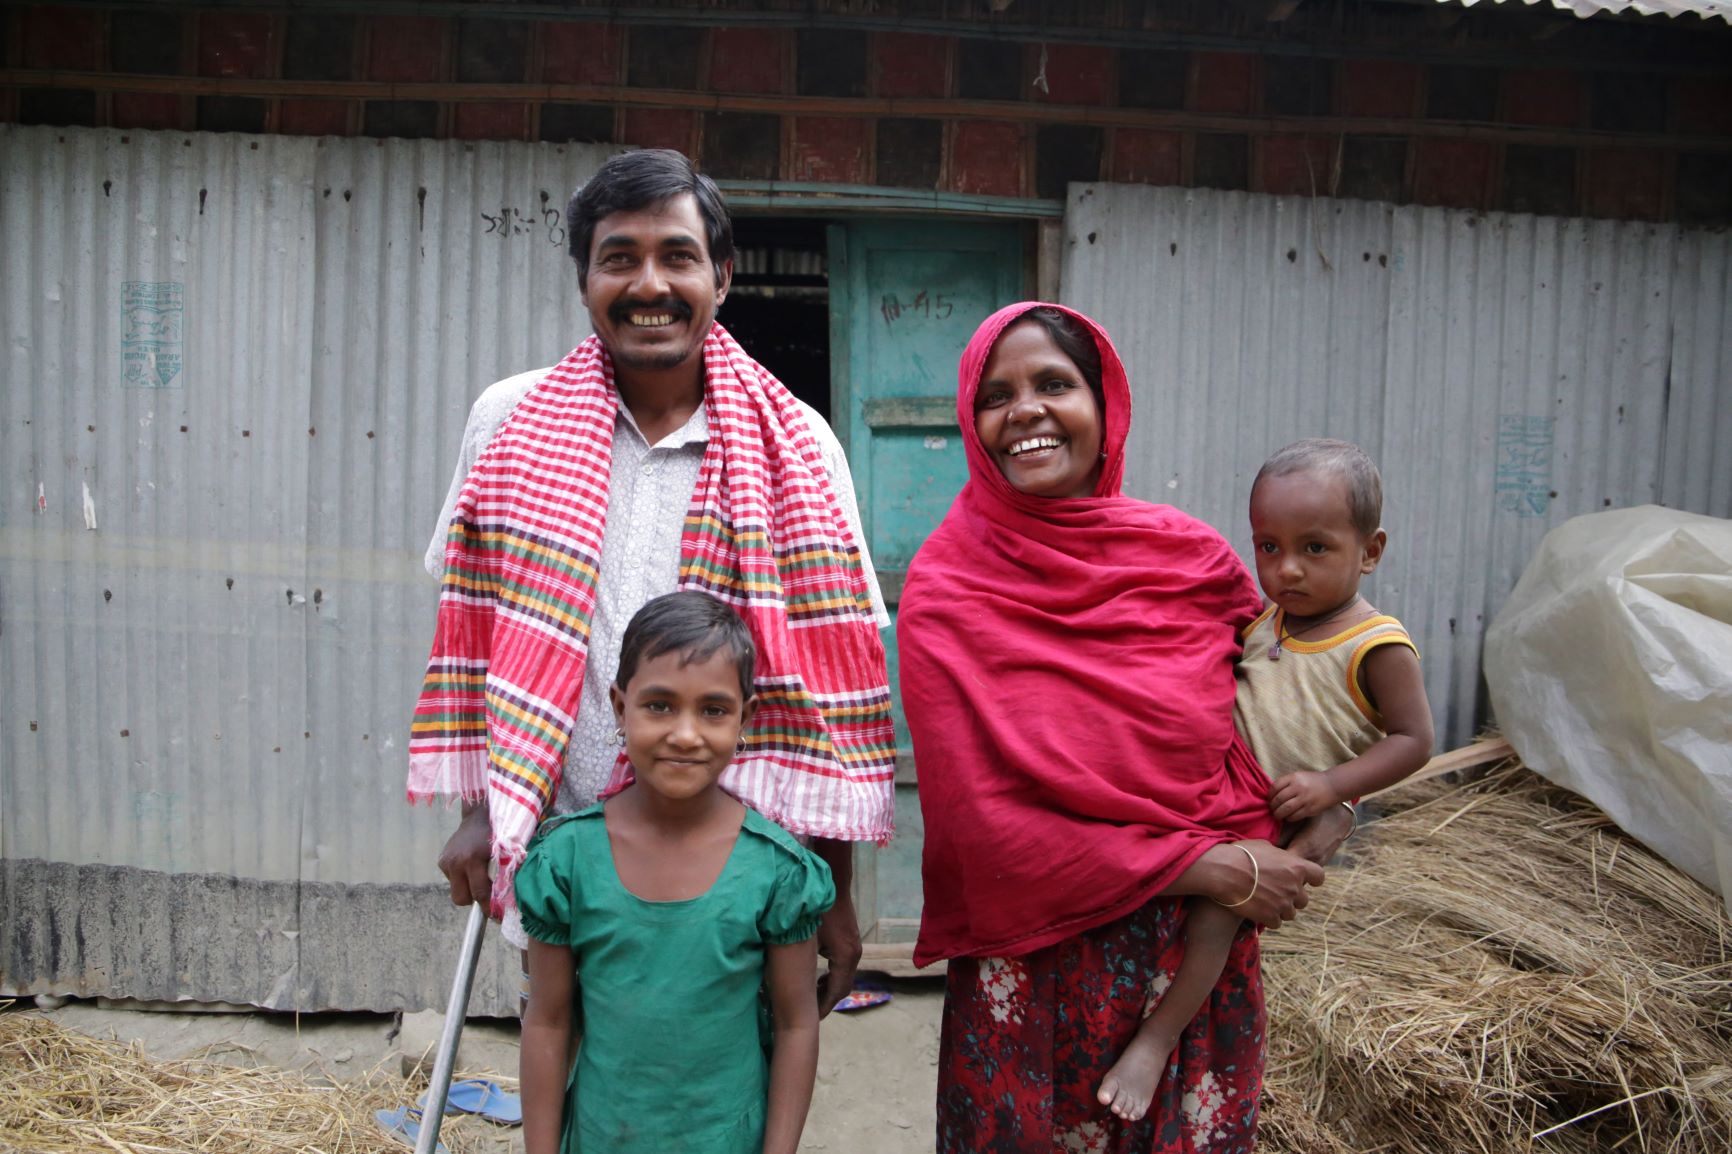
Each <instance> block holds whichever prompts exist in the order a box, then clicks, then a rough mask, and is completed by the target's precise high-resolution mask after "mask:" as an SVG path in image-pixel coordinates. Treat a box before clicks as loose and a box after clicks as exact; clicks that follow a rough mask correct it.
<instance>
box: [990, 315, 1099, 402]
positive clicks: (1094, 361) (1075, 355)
mask: <svg viewBox="0 0 1732 1154" xmlns="http://www.w3.org/2000/svg"><path fill="white" fill-rule="evenodd" d="M1024 321H1033V322H1035V323H1036V324H1038V325H1039V326H1040V327H1041V328H1043V329H1045V330H1046V333H1047V335H1048V336H1049V337H1051V338H1052V343H1053V344H1055V345H1057V346H1058V351H1059V352H1061V353H1063V354H1064V355H1065V356H1067V357H1069V358H1070V362H1071V364H1073V365H1075V366H1076V367H1077V371H1078V372H1080V373H1082V378H1083V382H1084V383H1085V384H1087V385H1088V387H1089V392H1091V393H1093V394H1094V396H1095V405H1096V406H1097V407H1098V408H1099V409H1100V411H1101V412H1102V413H1105V412H1106V411H1107V406H1106V399H1105V397H1104V396H1103V395H1102V393H1101V350H1100V346H1099V345H1097V344H1095V336H1094V334H1093V333H1091V332H1089V330H1088V328H1087V327H1086V326H1085V325H1084V324H1083V323H1082V322H1081V321H1079V320H1077V319H1076V318H1075V317H1073V316H1071V315H1070V314H1069V313H1062V312H1059V311H1058V310H1057V309H1053V308H1038V309H1029V310H1028V311H1027V312H1025V313H1023V314H1022V315H1020V316H1018V317H1017V318H1016V319H1015V320H1014V321H1011V322H1010V323H1011V324H1012V325H1020V324H1021V323H1022V322H1024Z"/></svg>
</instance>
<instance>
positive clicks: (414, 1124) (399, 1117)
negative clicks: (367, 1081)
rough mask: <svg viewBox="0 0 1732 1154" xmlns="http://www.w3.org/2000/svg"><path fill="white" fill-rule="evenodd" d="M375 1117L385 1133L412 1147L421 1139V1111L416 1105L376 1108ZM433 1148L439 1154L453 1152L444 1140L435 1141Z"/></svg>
mask: <svg viewBox="0 0 1732 1154" xmlns="http://www.w3.org/2000/svg"><path fill="white" fill-rule="evenodd" d="M373 1117H374V1118H375V1119H377V1120H378V1122H379V1125H380V1126H383V1127H384V1128H385V1133H387V1134H389V1135H391V1137H393V1138H395V1139H397V1140H398V1141H400V1142H402V1143H404V1144H405V1145H407V1146H409V1147H410V1148H411V1149H413V1148H414V1146H415V1143H417V1142H419V1141H420V1140H421V1111H420V1110H418V1109H416V1108H415V1107H414V1106H399V1107H397V1108H396V1109H395V1110H375V1111H373ZM433 1149H434V1150H436V1151H437V1152H438V1154H451V1152H450V1151H449V1150H447V1149H446V1148H445V1143H443V1142H435V1143H434V1144H433Z"/></svg>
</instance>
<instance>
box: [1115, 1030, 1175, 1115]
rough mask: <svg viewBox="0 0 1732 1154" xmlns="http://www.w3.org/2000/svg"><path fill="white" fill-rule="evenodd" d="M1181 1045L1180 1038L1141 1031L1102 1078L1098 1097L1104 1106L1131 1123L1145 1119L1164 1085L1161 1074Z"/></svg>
mask: <svg viewBox="0 0 1732 1154" xmlns="http://www.w3.org/2000/svg"><path fill="white" fill-rule="evenodd" d="M1177 1042H1178V1039H1177V1038H1171V1037H1164V1036H1162V1035H1161V1034H1159V1033H1158V1032H1156V1031H1154V1030H1150V1029H1147V1028H1144V1029H1142V1030H1138V1031H1137V1036H1136V1037H1134V1038H1132V1039H1131V1044H1130V1045H1129V1046H1126V1047H1125V1052H1124V1053H1122V1054H1120V1055H1119V1060H1118V1061H1117V1062H1114V1063H1113V1068H1112V1069H1110V1070H1108V1071H1107V1076H1106V1077H1105V1078H1102V1079H1101V1088H1100V1090H1099V1091H1098V1092H1097V1093H1096V1094H1095V1097H1096V1098H1097V1099H1099V1101H1100V1104H1101V1105H1103V1106H1109V1107H1111V1108H1112V1112H1113V1113H1114V1114H1117V1115H1118V1116H1119V1117H1121V1118H1123V1119H1125V1120H1126V1121H1127V1122H1136V1121H1139V1120H1141V1118H1142V1116H1143V1115H1144V1114H1147V1113H1148V1112H1149V1103H1150V1102H1152V1101H1154V1098H1155V1087H1156V1086H1158V1085H1160V1082H1161V1073H1162V1072H1163V1071H1164V1070H1166V1068H1167V1059H1168V1058H1169V1057H1171V1056H1172V1053H1173V1046H1174V1045H1175V1044H1177Z"/></svg>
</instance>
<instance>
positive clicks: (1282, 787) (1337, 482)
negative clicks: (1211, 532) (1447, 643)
mask: <svg viewBox="0 0 1732 1154" xmlns="http://www.w3.org/2000/svg"><path fill="white" fill-rule="evenodd" d="M1382 516H1383V482H1382V479H1381V478H1380V477H1379V476H1378V473H1377V466H1376V465H1374V464H1373V463H1372V462H1371V458H1370V457H1368V456H1366V455H1365V453H1364V451H1363V450H1361V449H1360V448H1359V447H1358V446H1357V445H1351V444H1348V443H1347V442H1345V441H1331V440H1323V439H1311V440H1304V441H1297V442H1295V443H1293V444H1291V445H1288V446H1287V447H1286V448H1284V449H1282V450H1281V451H1280V452H1278V453H1276V454H1275V455H1274V456H1273V457H1271V458H1269V460H1268V461H1267V462H1265V463H1264V465H1263V468H1262V469H1261V470H1259V471H1258V473H1257V479H1256V480H1255V481H1254V482H1253V483H1252V485H1251V544H1252V547H1253V549H1254V550H1255V551H1256V560H1257V582H1258V584H1260V585H1261V586H1262V587H1263V593H1264V595H1265V596H1266V597H1268V599H1269V605H1268V606H1267V607H1265V608H1264V610H1263V612H1262V613H1261V614H1260V615H1259V616H1258V617H1257V619H1256V620H1255V621H1253V622H1252V623H1251V624H1250V625H1249V626H1247V627H1246V629H1245V653H1244V657H1243V659H1242V661H1241V662H1240V665H1239V688H1238V693H1237V696H1236V698H1235V700H1234V703H1233V719H1234V722H1235V724H1237V726H1238V728H1239V732H1240V733H1241V734H1242V735H1243V736H1244V738H1245V741H1246V743H1247V744H1249V745H1250V747H1251V751H1252V752H1253V753H1254V754H1256V755H1257V760H1258V762H1259V763H1260V764H1261V765H1262V766H1263V768H1264V769H1266V770H1267V771H1268V772H1269V775H1270V776H1271V777H1272V778H1273V779H1274V784H1273V785H1272V787H1271V789H1270V795H1269V805H1270V809H1271V810H1272V812H1273V813H1274V816H1275V817H1276V818H1278V819H1279V820H1281V821H1282V822H1284V823H1289V825H1288V831H1289V837H1291V835H1292V824H1291V823H1297V822H1301V821H1305V820H1306V819H1309V818H1314V817H1316V816H1318V815H1319V814H1322V813H1323V812H1324V811H1326V810H1328V809H1330V808H1331V807H1333V806H1337V805H1344V806H1346V807H1347V809H1348V811H1349V812H1352V810H1353V799H1354V798H1357V797H1360V796H1362V795H1364V794H1367V793H1373V792H1375V791H1377V790H1380V789H1386V788H1388V787H1389V786H1391V785H1394V784H1395V783H1396V782H1398V781H1400V780H1402V779H1403V778H1405V777H1407V776H1408V775H1409V774H1411V773H1412V772H1413V771H1414V770H1416V769H1418V768H1419V767H1420V766H1422V765H1424V764H1425V762H1426V759H1427V758H1428V757H1430V756H1431V741H1432V732H1431V709H1430V706H1428V705H1427V704H1426V700H1425V684H1424V681H1423V680H1422V679H1421V677H1420V672H1419V655H1418V651H1417V650H1416V649H1415V648H1414V645H1413V642H1412V640H1411V639H1410V638H1409V637H1408V636H1407V631H1406V630H1405V629H1403V628H1402V627H1401V623H1400V622H1399V621H1397V620H1396V619H1395V618H1393V617H1389V616H1385V615H1383V614H1380V613H1378V612H1377V610H1376V608H1374V607H1373V606H1372V605H1371V603H1370V602H1368V601H1366V600H1365V598H1364V597H1362V596H1361V595H1360V593H1359V581H1360V578H1362V577H1364V576H1365V575H1367V574H1368V573H1370V572H1371V571H1372V570H1374V569H1376V568H1377V562H1378V561H1379V560H1380V559H1381V558H1382V556H1383V548H1384V545H1385V543H1386V541H1387V536H1386V534H1385V533H1384V531H1383V529H1382V527H1381V524H1380V522H1381V520H1382ZM1289 848H1292V849H1293V850H1294V852H1296V853H1302V852H1305V850H1306V849H1315V850H1318V851H1320V850H1321V849H1322V848H1326V847H1311V846H1306V847H1304V848H1303V849H1302V848H1301V847H1300V846H1299V845H1298V844H1297V842H1295V844H1294V845H1293V846H1291V847H1289ZM1247 852H1248V851H1247ZM1307 856H1310V855H1309V854H1308V855H1307ZM1252 864H1253V865H1255V862H1253V863H1252ZM1318 864H1319V865H1321V864H1322V862H1318ZM1253 876H1254V875H1253ZM1255 893H1256V884H1255V881H1253V883H1252V889H1251V893H1249V894H1246V895H1245V897H1244V899H1243V900H1241V901H1239V902H1235V903H1233V905H1229V906H1222V905H1218V904H1216V903H1214V902H1209V901H1203V900H1193V901H1192V902H1191V905H1190V908H1189V911H1188V913H1187V915H1186V916H1187V921H1186V936H1185V957H1184V960H1183V962H1181V963H1180V965H1179V969H1178V972H1177V973H1176V974H1174V976H1173V982H1172V985H1170V986H1169V987H1168V988H1167V990H1166V991H1165V993H1164V994H1162V995H1161V996H1160V1002H1159V1003H1158V1004H1157V1005H1156V1006H1155V1009H1154V1011H1153V1012H1152V1013H1150V1014H1149V1016H1148V1017H1146V1018H1145V1019H1143V1024H1142V1027H1141V1028H1140V1029H1139V1030H1138V1031H1137V1035H1136V1037H1135V1038H1133V1039H1132V1040H1131V1044H1130V1046H1129V1047H1127V1048H1126V1050H1125V1052H1124V1053H1123V1054H1122V1055H1120V1057H1119V1060H1118V1062H1117V1063H1116V1064H1114V1066H1113V1068H1112V1069H1111V1070H1109V1071H1107V1076H1106V1077H1105V1078H1104V1079H1102V1081H1101V1086H1100V1090H1099V1093H1098V1095H1097V1096H1098V1098H1099V1100H1100V1102H1101V1104H1102V1105H1105V1106H1110V1107H1111V1108H1112V1111H1113V1113H1115V1114H1117V1115H1119V1116H1120V1117H1122V1118H1129V1119H1132V1120H1135V1119H1138V1118H1141V1117H1142V1116H1143V1114H1144V1113H1145V1112H1146V1111H1147V1110H1148V1107H1149V1102H1150V1100H1151V1099H1152V1098H1153V1097H1154V1092H1155V1087H1156V1086H1157V1085H1158V1084H1159V1082H1160V1078H1161V1074H1162V1072H1163V1071H1164V1070H1165V1069H1166V1066H1167V1060H1168V1058H1169V1057H1170V1056H1171V1055H1172V1052H1173V1049H1174V1047H1175V1046H1177V1045H1178V1041H1179V1035H1180V1034H1181V1033H1182V1032H1183V1031H1184V1028H1185V1027H1186V1025H1188V1024H1189V1023H1190V1021H1191V1019H1192V1018H1193V1017H1195V1016H1196V1013H1197V1011H1198V1010H1199V1009H1200V1008H1201V1007H1202V1005H1203V1002H1204V1000H1205V999H1207V998H1208V996H1209V993H1210V992H1211V991H1212V990H1213V989H1214V987H1215V983H1216V981H1217V980H1218V979H1219V978H1220V976H1221V968H1222V966H1223V965H1224V964H1225V962H1226V958H1227V951H1228V949H1229V947H1231V945H1232V942H1233V937H1234V935H1235V934H1236V933H1237V932H1238V929H1239V920H1240V919H1239V918H1238V916H1237V915H1235V914H1234V913H1233V906H1238V905H1243V904H1245V902H1248V901H1250V900H1251V897H1252V896H1253V895H1254V894H1255Z"/></svg>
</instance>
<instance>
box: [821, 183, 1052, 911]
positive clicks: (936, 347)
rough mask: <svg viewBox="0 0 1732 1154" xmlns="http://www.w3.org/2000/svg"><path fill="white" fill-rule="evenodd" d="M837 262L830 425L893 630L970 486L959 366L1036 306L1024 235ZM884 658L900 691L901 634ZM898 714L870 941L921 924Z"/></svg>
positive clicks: (840, 239)
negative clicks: (966, 353) (1027, 293)
mask: <svg viewBox="0 0 1732 1154" xmlns="http://www.w3.org/2000/svg"><path fill="white" fill-rule="evenodd" d="M829 249H830V364H831V372H830V379H831V424H832V425H833V426H834V427H835V429H836V435H837V436H838V437H840V438H841V439H842V443H843V445H845V446H846V447H847V450H848V463H849V468H850V469H851V470H852V472H853V474H854V488H855V491H856V493H857V494H858V496H859V499H860V510H861V519H862V520H863V521H864V523H865V530H866V538H867V544H868V546H869V548H870V549H871V551H872V560H873V563H874V565H875V566H876V567H877V569H878V572H879V575H880V578H881V581H882V583H883V585H884V587H885V599H886V602H887V604H888V605H889V606H890V608H891V614H892V617H894V615H895V611H896V603H897V601H899V600H900V598H901V592H902V578H903V576H904V575H905V573H906V570H907V568H908V563H909V561H911V560H912V559H913V557H914V553H915V550H917V549H919V548H920V545H921V542H923V541H925V540H926V536H927V534H929V533H931V532H932V530H933V528H935V527H936V526H937V524H938V522H939V521H940V520H942V519H943V517H944V514H945V513H946V512H947V511H948V510H949V508H950V502H951V500H952V499H953V498H954V497H955V496H956V494H957V492H958V491H959V490H960V489H961V488H962V484H963V482H964V481H965V480H967V477H968V466H967V463H966V461H965V460H964V457H963V449H962V441H961V439H960V438H959V437H958V435H957V430H956V366H957V362H958V360H960V358H961V356H962V350H963V349H964V348H965V347H966V346H967V344H968V338H969V337H971V336H973V335H974V330H975V328H976V327H978V326H979V324H980V322H981V321H983V320H985V319H986V318H987V317H988V316H989V315H991V314H992V313H993V312H995V311H996V310H998V309H999V308H1002V307H1003V306H1004V305H1007V304H1009V303H1011V302H1012V301H1015V300H1018V299H1020V298H1021V297H1022V296H1023V295H1024V294H1023V286H1024V281H1025V277H1024V261H1023V229H1022V227H1021V226H1019V225H1004V224H996V223H960V222H950V221H931V220H925V221H910V220H885V219H876V218H874V219H870V220H858V221H851V222H849V223H846V224H838V225H832V226H831V227H830V230H829ZM885 649H886V654H887V656H888V658H889V661H890V684H891V687H892V689H893V690H895V689H896V687H897V684H898V668H897V665H898V663H897V651H896V637H895V629H894V627H892V628H891V629H890V630H888V631H887V632H886V633H885ZM895 711H896V744H897V751H898V757H897V774H896V780H897V790H896V792H897V798H896V815H897V835H896V840H895V841H894V842H892V843H891V844H890V845H889V846H888V847H886V848H884V849H883V850H880V851H879V852H878V853H877V854H876V855H874V856H873V858H872V864H871V867H870V870H871V872H872V874H873V877H872V879H871V882H870V885H869V887H863V888H869V890H870V893H871V901H872V902H873V906H872V907H871V908H868V906H867V905H866V898H865V896H864V894H863V893H862V891H861V890H857V891H856V899H855V900H856V902H857V903H858V905H859V913H860V923H861V926H862V928H863V929H866V928H868V927H871V926H873V925H874V924H875V923H881V924H884V925H896V924H906V919H918V918H919V916H920V848H921V837H920V832H921V824H920V814H919V804H918V800H917V798H916V796H915V788H914V779H915V777H916V773H917V771H916V770H915V768H914V759H913V751H912V749H911V748H910V745H909V741H908V727H907V724H906V722H905V720H904V717H903V711H902V702H901V697H900V694H899V692H898V696H897V698H896V706H895ZM884 919H889V920H888V921H884ZM879 938H880V940H883V938H882V935H879Z"/></svg>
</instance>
